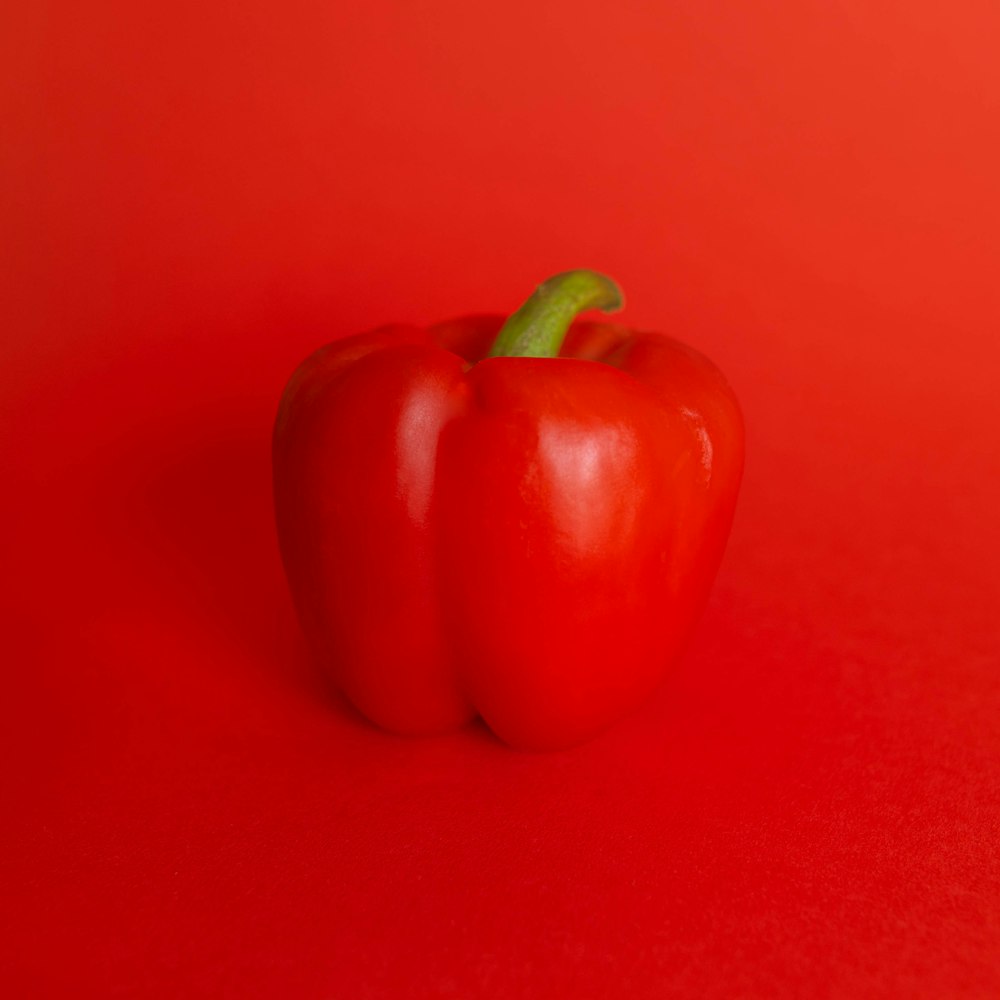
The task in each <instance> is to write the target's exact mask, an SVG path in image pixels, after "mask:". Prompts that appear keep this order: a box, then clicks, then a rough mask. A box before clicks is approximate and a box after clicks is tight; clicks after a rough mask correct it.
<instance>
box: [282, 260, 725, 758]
mask: <svg viewBox="0 0 1000 1000" xmlns="http://www.w3.org/2000/svg"><path fill="white" fill-rule="evenodd" d="M620 302H621V299H620V293H619V292H618V289H617V286H615V285H614V283H613V282H611V281H610V279H608V278H605V277H603V276H601V275H598V274H595V273H594V272H591V271H572V272H568V273H566V274H562V275H558V276H556V277H555V278H552V279H550V280H549V281H547V282H545V284H543V285H542V286H541V287H540V288H539V289H538V290H537V291H536V292H535V294H534V295H533V296H532V297H531V298H530V299H528V301H527V302H526V303H525V304H524V306H522V308H521V309H520V310H519V311H518V312H517V313H515V314H514V315H513V316H512V317H511V318H510V319H509V320H507V322H506V323H503V321H502V320H501V319H500V318H495V317H472V318H467V319H462V320H456V321H453V322H449V323H444V324H442V325H439V326H434V327H431V328H430V329H426V330H424V329H416V328H413V327H403V326H389V327H384V328H382V329H379V330H375V331H374V332H372V333H367V334H362V335H360V336H355V337H350V338H348V339H345V340H340V341H337V342H335V343H333V344H330V345H328V346H326V347H323V348H321V349H320V350H318V351H317V352H316V353H315V354H313V355H312V356H311V357H310V358H308V359H307V360H306V361H305V362H304V363H303V364H302V365H301V366H300V367H299V369H298V370H297V371H296V372H295V374H294V375H293V376H292V378H291V380H290V381H289V383H288V386H287V388H286V389H285V393H284V396H283V398H282V401H281V406H280V409H279V412H278V418H277V423H276V426H275V433H274V485H275V504H276V514H277V524H278V533H279V539H280V543H281V550H282V556H283V560H284V564H285V567H286V571H287V575H288V579H289V581H290V584H291V590H292V594H293V598H294V601H295V605H296V608H297V611H298V614H299V617H300V618H301V621H302V625H303V628H304V631H305V633H306V635H307V637H308V639H309V640H310V643H311V645H312V646H313V648H314V650H315V652H316V654H317V656H318V658H319V661H320V663H321V664H322V665H323V666H324V667H325V669H326V670H328V671H329V672H330V674H331V675H332V676H333V678H334V679H335V681H336V683H337V685H338V686H339V687H340V688H341V689H342V690H343V692H344V693H345V694H346V696H347V697H348V698H349V699H350V701H351V702H352V703H353V704H354V705H355V706H356V707H357V708H358V710H359V711H360V712H361V713H362V714H363V715H365V716H367V717H368V718H369V719H371V720H373V721H374V722H376V723H377V724H379V725H380V726H383V727H385V728H387V729H390V730H394V731H396V732H400V733H412V734H417V733H435V732H441V731H446V730H450V729H454V728H456V727H459V726H461V725H463V724H465V723H467V722H469V721H470V720H471V719H473V718H474V717H475V716H476V715H481V716H482V718H483V719H484V720H485V721H486V723H487V724H488V725H489V726H490V728H491V729H492V730H493V731H494V732H495V733H496V734H497V735H498V736H499V737H500V738H501V739H503V740H505V741H506V742H508V743H510V744H512V745H514V746H518V747H524V748H536V749H541V748H559V747H565V746H569V745H572V744H574V743H577V742H579V741H581V740H584V739H586V738H588V737H590V736H592V735H594V734H596V733H598V732H599V731H601V730H602V729H604V728H605V727H607V726H609V725H610V724H612V723H613V722H615V721H616V720H618V719H620V718H621V717H622V716H624V715H626V714H627V713H628V712H630V711H631V710H632V709H634V708H635V707H636V706H637V705H638V704H639V703H641V702H642V700H643V699H644V698H646V697H647V695H649V693H650V692H651V691H652V690H653V688H654V687H655V686H656V685H657V684H658V683H659V682H660V681H661V680H662V679H663V677H664V674H665V672H666V670H667V668H668V666H669V665H670V663H671V661H672V660H674V659H675V657H676V655H677V654H678V652H679V650H680V648H681V646H682V644H683V642H684V640H685V638H686V636H687V635H688V633H689V632H690V630H691V627H692V624H693V622H694V620H695V618H696V615H697V614H698V612H699V610H700V609H701V607H702V605H703V604H704V602H705V599H706V597H707V595H708V591H709V587H710V585H711V582H712V578H713V576H714V575H715V571H716V568H717V566H718V563H719V560H720V558H721V555H722V551H723V548H724V546H725V542H726V537H727V535H728V533H729V527H730V522H731V519H732V514H733V507H734V504H735V501H736V494H737V490H738V488H739V482H740V477H741V474H742V466H743V423H742V419H741V416H740V411H739V407H738V405H737V403H736V400H735V398H734V396H733V394H732V392H731V390H730V389H729V387H728V385H727V384H726V382H725V380H724V379H723V377H722V375H721V374H720V373H719V371H718V370H717V369H716V368H715V367H714V366H713V365H712V364H711V362H709V361H708V360H707V359H706V358H705V357H703V356H702V355H701V354H699V353H697V352H696V351H694V350H692V349H691V348H690V347H686V346H685V345H683V344H681V343H679V342H678V341H676V340H672V339H670V338H668V337H665V336H662V335H659V334H653V333H636V332H633V331H630V330H626V329H623V328H620V327H617V326H612V325H608V324H600V323H584V322H576V323H574V322H573V320H574V317H575V316H576V314H577V313H578V312H579V311H581V310H583V309H588V308H601V309H604V310H605V311H609V310H611V309H613V308H616V307H617V306H619V305H620ZM571 324H572V328H571ZM498 331H499V332H498ZM567 333H568V336H567ZM491 344H492V348H491Z"/></svg>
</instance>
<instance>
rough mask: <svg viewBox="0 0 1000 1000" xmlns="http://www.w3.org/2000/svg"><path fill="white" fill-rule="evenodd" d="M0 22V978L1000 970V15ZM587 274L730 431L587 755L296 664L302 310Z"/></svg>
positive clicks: (695, 991)
mask: <svg viewBox="0 0 1000 1000" xmlns="http://www.w3.org/2000/svg"><path fill="white" fill-rule="evenodd" d="M17 6H18V7H19V8H20V9H15V10H10V11H7V12H6V13H5V14H4V20H5V22H6V24H5V26H4V28H3V30H2V31H0V39H2V42H0V45H2V46H3V50H4V51H3V59H2V60H0V66H2V70H0V72H2V73H3V75H4V88H3V121H4V133H5V138H4V140H3V143H2V148H3V154H2V167H0V168H2V170H3V187H2V190H3V209H2V211H3V234H4V236H3V240H2V242H0V247H2V249H0V253H2V254H3V267H2V272H0V273H2V277H0V283H2V293H3V295H2V303H3V305H2V310H3V313H2V317H0V323H2V325H0V352H2V358H0V362H2V366H0V420H2V424H0V427H2V437H0V469H2V482H3V488H2V489H0V515H2V524H3V526H4V527H3V531H2V532H0V556H2V567H3V572H2V575H0V599H2V604H0V608H2V624H3V636H2V643H3V645H2V647H0V662H2V664H3V673H2V676H3V680H4V684H5V689H6V690H5V694H4V696H3V698H2V700H0V704H2V705H3V719H2V729H0V731H2V739H3V746H2V747H0V750H2V757H0V759H2V761H3V765H2V778H3V782H4V787H3V790H2V799H0V801H2V803H3V807H2V809H3V811H2V830H0V837H2V839H3V842H4V847H3V851H2V852H0V854H2V860H0V865H2V868H3V871H2V883H0V884H2V891H0V899H2V904H0V916H2V917H3V920H4V928H3V933H2V936H0V941H2V945H0V950H2V953H3V958H2V961H0V968H2V970H3V972H2V973H0V975H2V980H3V991H4V992H5V993H6V994H8V995H11V996H15V995H16V996H48V995H74V996H80V995H87V994H94V995H101V996H117V995H122V996H185V997H194V996H206V997H207V996H241V997H249V996H296V997H297V996H301V997H351V998H363V997H396V996H399V997H429V996H458V997H470V998H471V997H507V996H511V997H539V998H552V997H560V996H573V997H580V998H587V997H595V998H597V997H602V998H603V997H660V996H666V995H669V996H682V997H699V998H701V997H726V998H731V997H736V996H755V997H758V996H759V997H769V998H773V997H782V996H788V997H801V996H816V997H825V996H829V997H861V996H864V997H881V996H884V997H897V996H906V997H933V998H945V997H966V996H967V997H987V996H995V995H997V993H998V992H1000V859H998V835H1000V792H998V780H1000V759H998V754H1000V722H998V720H1000V682H998V676H1000V672H998V669H997V668H998V665H1000V664H998V660H1000V656H998V652H1000V650H998V645H1000V644H998V631H1000V630H998V626H997V618H998V608H1000V601H998V597H1000V594H998V590H1000V587H998V579H1000V574H998V572H997V565H998V562H1000V532H998V527H997V525H998V518H997V515H996V510H997V507H998V504H1000V479H998V475H1000V473H998V465H997V456H998V453H1000V448H998V445H1000V403H998V394H997V392H996V387H995V382H996V374H997V370H998V366H1000V348H998V346H997V345H998V333H1000V282H998V279H997V262H998V258H1000V253H998V251H1000V246H998V244H1000V239H998V235H997V234H998V233H1000V194H998V189H997V183H996V178H997V177H998V176H1000V61H998V60H997V58H996V39H997V37H998V34H1000V16H998V14H997V11H996V7H995V5H994V4H992V3H986V2H979V3H977V2H971V3H963V4H959V5H952V6H951V7H947V8H945V7H943V6H942V5H940V4H936V3H930V2H924V0H921V2H917V3H911V4H906V5H903V4H895V3H890V2H887V0H874V2H873V0H864V2H862V0H848V2H843V3H836V4H835V3H825V2H820V0H810V2H806V3H792V2H790V0H773V2H766V3H755V4H750V5H747V4H740V3H735V2H729V3H708V4H700V5H697V4H686V3H679V2H677V3H667V4H646V3H638V2H632V0H625V2H623V3H617V4H614V5H605V4H600V3H594V2H590V0H581V2H578V3H575V4H569V3H564V2H561V0H549V2H542V3H541V4H535V3H528V2H522V0H515V2H511V3H505V4H498V5H482V4H468V3H458V2H451V0H429V2H427V3H401V2H397V3H383V2H379V3H369V4H365V5H360V4H358V5H344V4H326V3H319V2H311V0H289V2H284V3H280V4H279V3H270V2H263V0H262V2H256V3H245V4H239V5H236V4H221V5H219V4H215V5H213V4H209V5H204V4H196V3H191V2H184V0H182V2H180V3H175V4H171V5H167V4H159V3H155V4H124V3H103V4H100V5H87V4H83V5H81V4H60V3H33V4H27V3H24V4H20V5H17ZM574 266H590V267H596V268H599V269H601V270H604V271H606V272H608V273H610V274H612V275H614V276H615V277H616V278H617V279H618V280H619V281H620V282H621V284H622V285H623V286H624V288H625V291H626V294H627V296H628V298H629V303H630V304H629V307H628V310H627V312H626V313H625V314H624V316H623V318H624V320H625V321H627V322H630V323H632V324H635V325H638V326H644V327H648V328H659V329H664V330H666V331H669V332H671V333H673V334H675V335H678V336H681V337H682V338H686V339H689V340H690V341H691V342H692V343H694V344H695V345H696V346H697V347H699V349H701V350H703V351H704V352H705V353H707V354H709V356H711V357H712V358H713V359H714V360H716V361H717V363H718V364H719V365H720V366H721V367H722V368H723V370H724V371H725V372H726V373H727V374H728V376H729V378H730V380H731V381H732V383H733V385H734V386H735V388H736V391H737V393H738V395H739V396H740V399H741V401H742V403H743V406H744V409H745V413H746V419H747V425H748V450H749V451H748V466H747V474H746V480H745V487H744V492H743V496H742V500H741V505H740V509H739V511H738V514H737V519H736V524H735V527H734V531H733V537H732V541H731V545H730V549H729V552H728V554H727V557H726V561H725V564H724V566H723V569H722V572H721V575H720V578H719V581H718V584H717V587H716V590H715V592H714V596H713V599H712V602H711V605H710V607H709V609H708V612H707V613H706V615H705V617H704V619H703V621H702V624H701V626H700V629H699V631H698V634H697V636H696V638H695V641H694V643H693V645H692V647H691V649H690V651H689V653H688V655H687V657H686V658H685V660H684V661H683V663H682V664H681V665H680V667H679V668H678V669H677V671H676V673H675V674H674V675H673V676H672V677H671V679H670V681H669V682H668V684H666V685H665V686H664V688H663V690H662V691H661V693H660V694H659V696H658V697H657V699H656V700H655V701H654V703H652V704H651V705H649V706H648V707H647V708H646V709H644V710H643V711H642V712H641V713H640V714H638V715H637V716H636V717H634V718H632V719H631V720H629V721H628V722H627V723H625V724H623V725H622V726H620V727H618V728H617V729H615V730H614V731H612V732H610V733H609V734H607V735H606V736H605V737H603V738H601V739H599V740H597V741H595V742H594V743H591V744H589V745H587V746H584V747H581V748H579V749H578V750H574V751H571V752H567V753H560V754H552V755H526V754H518V753H513V752H511V751H509V750H507V749H505V748H504V747H503V746H501V745H500V744H499V743H497V742H496V741H495V740H493V739H492V737H490V736H489V734H488V733H487V732H486V731H485V730H484V729H482V728H474V729H472V730H470V731H468V732H464V733H461V734H458V735H455V736H451V737H447V738H441V739H433V740H419V741H417V740H404V739H397V738H393V737H389V736H386V735H384V734H382V733H380V732H377V731H375V730H374V729H372V728H370V727H369V726H367V725H366V724H365V723H364V722H363V721H361V720H359V719H358V718H357V717H356V716H354V715H353V714H351V712H350V711H349V710H347V709H346V708H345V707H344V706H343V705H342V704H340V703H339V702H338V701H337V700H336V698H335V697H334V696H333V695H331V694H330V693H329V692H328V691H327V690H326V689H325V688H324V687H323V685H322V684H321V683H320V682H319V681H318V680H317V679H316V677H315V675H314V672H313V670H312V669H311V667H310V666H309V663H308V661H307V659H306V657H305V655H304V652H303V650H302V646H301V641H300V638H299V635H298V630H297V628H296V625H295V622H294V620H293V617H292V614H291V609H290V603H289V600H288V597H287V595H286V591H285V586H284V582H283V580H282V577H281V571H280V566H279V562H278V557H277V549H276V544H275V540H274V533H273V528H272V524H271V506H270V493H269V489H270V484H269V476H270V469H269V452H268V446H269V433H270V424H271V420H272V418H273V413H274V409H275V407H276V403H277V398H278V395H279V393H280V390H281V387H282V384H283V382H284V380H285V378H286V377H287V375H288V373H289V371H290V370H291V369H292V368H293V367H294V365H295V364H296V363H297V362H298V360H299V359H300V358H301V357H302V356H303V355H304V354H305V353H307V352H308V351H310V350H311V349H313V348H314V347H315V346H317V345H318V344H320V343H322V342H324V341H325V340H329V339H331V338H333V337H337V336H342V335H346V334H349V333H352V332H356V331H358V330H362V329H364V328H366V327H370V326H374V325H377V324H380V323H382V322H385V321H389V320H403V321H416V322H425V321H426V322H429V321H433V320H437V319H442V318H445V317H447V316H449V315H453V314H458V313H463V312H470V311H473V312H478V311H509V310H511V309H513V308H514V307H516V305H517V304H518V303H519V302H520V300H521V299H522V298H523V297H524V296H525V295H526V294H527V293H528V292H529V291H530V290H531V288H532V287H533V286H534V284H536V283H537V282H538V281H539V280H540V279H541V278H543V277H545V276H547V275H548V274H550V273H553V272H555V271H559V270H563V269H565V268H568V267H574Z"/></svg>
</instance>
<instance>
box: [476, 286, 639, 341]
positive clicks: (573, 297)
mask: <svg viewBox="0 0 1000 1000" xmlns="http://www.w3.org/2000/svg"><path fill="white" fill-rule="evenodd" d="M623 303H624V298H623V297H622V292H621V289H620V288H619V287H618V286H617V285H616V284H615V283H614V282H613V281H612V280H611V279H610V278H608V277H606V276H605V275H603V274H598V273H597V272H596V271H586V270H580V271H564V272H563V273H562V274H557V275H555V276H554V277H552V278H549V279H548V280H547V281H544V282H542V284H540V285H539V286H538V288H537V289H536V290H535V292H534V294H533V295H532V296H531V297H530V298H529V299H528V300H527V302H525V303H524V305H523V306H521V308H520V309H518V310H517V312H516V313H514V315H513V316H511V317H510V319H508V320H507V322H506V323H504V325H503V328H502V329H501V330H500V332H499V333H498V334H497V339H496V340H495V341H494V343H493V347H492V349H491V350H490V353H489V357H491V358H555V357H558V355H559V350H560V348H561V347H562V343H563V340H564V339H565V338H566V334H567V332H568V331H569V328H570V324H571V323H572V322H573V320H574V319H575V318H576V316H577V314H578V313H581V312H583V311H584V310H585V309H600V310H601V311H602V312H614V311H615V310H617V309H621V307H622V305H623Z"/></svg>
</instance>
